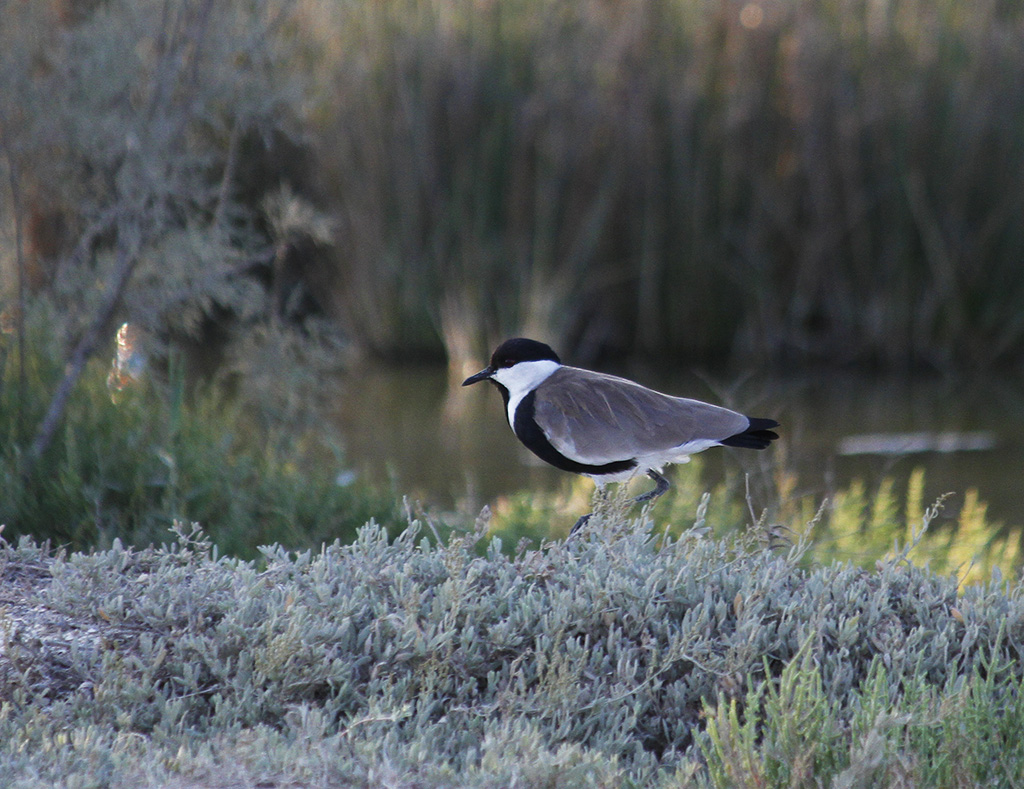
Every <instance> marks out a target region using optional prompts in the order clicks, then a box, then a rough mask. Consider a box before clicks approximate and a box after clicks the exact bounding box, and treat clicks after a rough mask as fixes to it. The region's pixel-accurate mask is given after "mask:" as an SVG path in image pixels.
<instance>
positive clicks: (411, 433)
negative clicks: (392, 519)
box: [335, 368, 1024, 525]
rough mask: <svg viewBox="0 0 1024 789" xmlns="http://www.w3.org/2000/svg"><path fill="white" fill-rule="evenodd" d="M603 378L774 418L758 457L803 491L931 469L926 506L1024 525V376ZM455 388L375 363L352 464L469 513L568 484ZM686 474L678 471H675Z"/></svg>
mask: <svg viewBox="0 0 1024 789" xmlns="http://www.w3.org/2000/svg"><path fill="white" fill-rule="evenodd" d="M609 372H616V373H618V374H622V375H627V376H629V377H631V378H634V379H635V380H638V381H640V382H642V383H644V384H646V385H648V386H652V387H654V388H656V389H660V390H661V391H665V392H669V393H671V394H677V395H682V396H686V397H695V398H698V399H702V400H707V401H709V402H715V403H721V404H723V405H728V406H730V407H732V408H736V409H737V410H742V411H744V412H745V413H748V414H751V415H753V416H765V417H772V418H775V419H778V420H779V421H780V422H781V423H782V428H781V430H780V433H781V434H782V440H781V441H780V442H777V443H776V444H774V445H773V447H772V449H770V450H768V451H767V453H764V454H765V455H767V454H768V453H773V454H774V456H775V457H776V458H777V459H778V460H779V461H780V462H782V463H784V464H785V466H786V468H787V469H789V470H791V471H794V472H796V474H797V477H798V480H799V486H798V490H799V492H800V493H802V494H812V495H816V496H818V497H819V498H820V497H824V496H827V495H828V494H829V493H830V491H833V490H836V489H840V488H843V487H845V486H846V485H847V484H848V483H849V482H850V480H852V479H854V478H860V479H862V480H863V481H864V482H865V483H866V484H867V486H868V489H869V490H872V489H874V487H875V486H876V485H877V484H879V483H880V482H881V480H882V479H884V478H885V477H887V476H892V477H895V478H896V479H897V480H898V481H902V480H905V479H906V478H907V477H908V476H909V474H910V473H911V472H912V471H913V470H914V469H916V468H923V469H924V470H925V494H926V501H931V500H932V499H934V498H935V497H937V496H939V495H941V494H943V493H946V492H952V493H953V494H954V496H953V497H952V498H951V499H950V500H948V503H947V507H946V510H945V514H946V515H947V517H955V515H956V513H957V512H958V511H959V508H960V503H961V502H962V501H963V494H964V492H965V491H966V490H967V489H968V488H972V487H973V488H977V489H978V491H979V494H980V497H981V499H982V501H984V502H987V503H988V505H989V508H988V512H989V517H990V520H991V521H1002V522H1004V523H1006V524H1008V525H1019V524H1024V495H1022V494H1024V474H1022V470H1024V381H1021V380H1013V379H1008V378H1002V379H1001V378H992V377H987V376H986V377H978V378H977V379H974V380H956V381H952V380H947V379H941V378H906V377H904V378H893V377H889V378H864V377H855V376H844V375H840V374H836V373H834V372H826V373H820V374H816V375H806V376H802V377H800V378H795V377H794V378H789V379H767V378H763V377H759V376H749V377H746V378H745V379H744V378H740V377H737V376H733V375H730V374H728V373H716V374H710V375H697V374H696V373H693V372H683V371H680V372H676V373H673V374H671V375H665V374H664V373H659V372H655V371H652V370H649V369H648V370H645V369H623V370H610V371H609ZM458 384H459V382H458V381H455V382H454V383H450V382H449V379H448V377H447V374H446V372H445V370H443V369H441V370H438V369H434V368H427V369H375V368H367V369H364V370H361V371H360V372H359V373H358V374H357V375H354V376H351V377H349V378H348V379H346V380H345V381H343V382H341V384H340V391H339V397H338V403H339V406H338V412H337V414H336V415H335V418H336V420H337V424H338V425H339V426H340V428H341V432H342V436H343V439H344V442H345V450H346V457H347V460H348V462H349V464H350V466H351V469H352V471H354V472H356V473H357V474H358V475H360V476H362V477H370V478H373V479H375V480H376V481H378V482H382V483H387V482H394V484H395V488H396V490H397V491H399V492H401V493H405V494H408V495H410V496H411V497H413V498H415V499H418V500H420V501H422V502H424V503H428V504H431V505H434V506H438V507H452V506H459V507H463V508H465V509H467V510H471V511H472V510H475V509H476V508H479V507H480V506H482V505H483V504H486V503H488V502H490V501H493V500H494V499H495V498H496V497H498V496H501V495H504V494H509V493H513V492H515V491H518V490H522V489H524V488H526V489H535V490H555V489H558V487H559V486H560V485H562V484H563V483H564V481H565V480H566V478H567V477H568V476H569V475H567V474H565V473H564V472H560V471H557V470H555V469H552V468H550V467H548V466H546V465H545V464H544V463H542V462H541V461H540V460H538V459H537V458H535V457H534V456H533V455H532V454H530V453H529V452H528V451H527V450H526V449H525V448H523V447H522V446H521V445H520V444H519V443H518V441H516V439H515V437H514V436H513V435H512V432H511V430H509V428H508V425H507V424H506V422H505V419H504V415H503V411H502V405H501V397H500V396H499V394H498V393H497V392H496V391H495V390H494V389H493V387H491V386H489V385H481V386H474V387H467V388H462V387H460V386H459V385H458ZM754 454H755V453H751V452H744V451H741V450H728V449H717V448H715V449H712V450H709V451H707V452H705V453H704V455H703V457H704V458H705V460H706V463H705V473H709V474H714V473H715V470H716V469H718V470H719V471H720V470H721V468H722V467H723V466H725V467H729V466H730V464H731V465H732V466H734V467H735V468H736V469H742V468H745V467H747V466H749V463H750V461H751V458H750V457H749V456H751V455H754ZM756 454H757V455H758V460H760V459H761V457H760V456H761V455H762V453H756ZM715 456H718V457H715ZM743 456H747V457H746V458H744V457H743ZM692 469H693V467H687V466H685V465H684V466H676V467H674V468H673V469H671V470H670V479H671V478H676V477H678V476H679V475H683V474H688V473H693V471H692Z"/></svg>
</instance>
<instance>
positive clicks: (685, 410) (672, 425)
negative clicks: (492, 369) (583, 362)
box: [534, 367, 750, 465]
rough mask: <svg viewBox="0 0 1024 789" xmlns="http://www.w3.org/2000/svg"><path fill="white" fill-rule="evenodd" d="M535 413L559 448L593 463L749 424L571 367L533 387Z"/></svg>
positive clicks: (717, 436)
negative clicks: (535, 388) (534, 391)
mask: <svg viewBox="0 0 1024 789" xmlns="http://www.w3.org/2000/svg"><path fill="white" fill-rule="evenodd" d="M534 416H535V418H536V420H537V422H538V424H539V425H540V426H541V429H542V430H543V431H544V433H545V435H546V436H547V438H548V440H549V441H550V442H551V444H552V445H553V446H554V447H555V448H556V449H557V450H558V451H559V452H561V453H562V454H563V455H565V456H566V457H570V458H573V459H575V460H579V461H580V462H583V463H592V464H595V465H597V464H603V463H611V462H614V461H616V460H623V459H626V458H634V457H639V456H642V455H647V454H652V453H658V452H666V451H669V450H671V449H674V448H676V447H679V446H683V445H685V444H687V443H690V442H694V441H702V440H704V441H719V440H721V439H724V438H728V437H729V436H732V435H734V434H736V433H739V432H742V431H743V430H746V429H747V427H749V425H750V420H749V419H747V417H745V416H743V415H742V414H738V413H736V412H735V411H730V410H728V409H726V408H720V407H719V406H715V405H710V404H708V403H702V402H700V401H698V400H688V399H686V398H681V397H671V396H669V395H665V394H662V393H660V392H655V391H654V390H652V389H647V388H646V387H643V386H640V385H639V384H635V383H633V382H632V381H627V380H626V379H624V378H616V377H614V376H610V375H603V374H601V373H593V372H590V371H589V370H580V369H578V368H571V367H562V368H560V369H559V370H557V371H556V372H555V373H553V374H552V375H551V376H550V377H548V379H547V380H545V381H544V383H543V384H541V385H540V386H539V387H538V388H537V390H536V394H535V397H534Z"/></svg>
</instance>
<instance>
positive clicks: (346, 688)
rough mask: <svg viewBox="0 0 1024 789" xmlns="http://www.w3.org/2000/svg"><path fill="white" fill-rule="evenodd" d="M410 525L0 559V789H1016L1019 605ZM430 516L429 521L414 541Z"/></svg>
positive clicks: (919, 584) (849, 577)
mask: <svg viewBox="0 0 1024 789" xmlns="http://www.w3.org/2000/svg"><path fill="white" fill-rule="evenodd" d="M479 526H480V528H479V529H478V532H477V534H476V536H474V535H463V536H460V537H456V538H453V539H451V540H448V541H447V542H446V543H443V544H438V543H436V542H435V541H433V540H432V539H428V538H427V537H426V536H425V531H424V528H425V525H424V524H410V527H409V528H408V529H407V530H406V531H405V533H404V534H403V535H402V536H401V537H400V538H399V539H397V540H395V541H391V540H389V539H388V537H387V535H386V533H385V532H384V531H383V530H382V529H380V528H379V527H376V526H372V525H371V526H368V527H366V528H365V529H363V530H362V531H361V532H360V536H359V538H358V539H357V540H356V542H355V543H353V544H352V545H350V546H345V547H342V546H338V545H334V546H331V547H326V548H324V549H322V550H320V551H314V552H306V553H300V554H290V553H287V552H285V551H283V550H280V549H278V548H275V547H270V548H266V549H264V551H263V557H262V559H261V561H260V562H258V563H249V562H243V561H239V560H235V559H227V558H217V557H216V555H215V554H214V553H213V552H212V550H211V546H210V544H209V543H208V542H205V541H204V539H203V538H202V536H201V535H200V534H198V533H195V532H189V531H179V533H178V535H177V538H176V541H175V544H174V545H172V546H169V547H165V548H162V549H156V550H152V549H151V550H146V551H133V550H128V549H124V548H121V547H120V546H118V545H115V546H114V547H113V548H111V549H110V550H107V551H100V552H94V553H91V554H64V553H61V554H59V555H57V556H52V555H49V554H47V552H45V551H43V550H41V549H40V548H38V547H37V546H35V545H34V544H32V543H30V542H23V543H22V544H21V545H20V546H18V547H12V546H11V545H9V544H5V545H3V547H2V549H0V577H2V578H3V581H4V583H3V586H2V588H3V590H4V591H3V594H4V605H5V612H4V615H3V620H2V621H3V622H4V626H3V628H2V630H0V633H2V638H3V642H2V643H3V649H2V650H0V699H2V703H0V763H2V764H3V765H4V775H5V780H6V782H7V785H9V786H12V787H36V786H75V787H88V786H113V787H118V786H126V787H127V786H133V787H134V786H193V785H231V786H239V787H247V786H248V787H255V786H267V785H315V786H326V787H330V786H337V787H341V786H345V787H352V786H365V787H376V786H381V785H388V786H394V787H409V788H411V787H414V786H415V787H421V788H423V787H442V786H451V785H459V786H478V787H499V786H500V787H535V786H559V787H576V786H581V787H582V786H606V787H622V786H638V787H639V786H645V787H659V786H660V787H691V786H692V787H699V786H716V787H733V786H769V787H775V786H778V787H783V786H818V785H823V784H831V785H836V786H977V785H985V786H1011V785H1016V784H1017V783H1019V782H1020V780H1021V779H1022V778H1024V750H1022V748H1024V746H1022V743H1021V739H1020V737H1019V736H1018V734H1019V731H1020V727H1021V726H1022V725H1024V706H1022V703H1021V698H1022V695H1021V691H1022V690H1024V688H1022V687H1021V684H1022V680H1024V675H1022V673H1021V662H1020V657H1021V648H1022V644H1024V606H1022V603H1021V598H1020V594H1019V590H1018V589H1017V588H1016V587H1014V588H1010V587H1009V586H1007V585H1006V584H1001V583H988V584H983V585H977V586H972V587H970V588H968V589H966V590H963V591H960V590H958V588H957V584H956V580H955V579H953V578H943V577H939V576H936V575H934V574H932V573H931V572H929V571H926V570H923V569H920V568H917V567H914V566H912V565H910V564H908V563H906V562H905V561H902V560H895V561H888V562H882V563H880V564H879V565H878V566H877V568H876V569H875V570H874V571H871V572H867V571H863V570H860V569H856V568H852V567H849V566H846V565H842V564H838V563H835V564H818V563H813V564H812V566H809V567H805V566H803V563H802V556H801V549H800V547H799V546H795V547H790V548H784V549H781V550H775V551H772V550H766V549H763V548H759V547H757V541H756V539H754V538H749V539H742V540H716V539H711V538H709V537H708V536H706V535H705V534H703V533H702V532H701V530H700V529H697V530H695V531H691V532H688V533H686V534H684V535H683V536H681V537H680V538H678V539H675V538H669V539H662V538H661V537H654V538H652V537H650V536H648V535H647V534H646V533H645V531H646V530H645V528H644V526H645V524H640V523H629V522H624V521H621V520H617V519H615V518H610V517H607V516H606V515H602V516H600V517H597V518H595V520H594V521H593V522H592V528H590V529H588V531H587V533H585V534H582V535H580V536H578V537H577V538H574V539H573V540H572V541H569V542H565V543H563V542H557V543H547V544H545V545H544V546H543V547H542V548H541V549H540V550H527V551H521V552H519V553H517V554H516V555H515V556H509V555H507V554H506V553H504V552H502V551H501V550H499V549H498V547H497V546H494V545H492V546H491V548H490V549H489V550H487V551H486V553H485V554H484V555H480V554H479V553H478V552H477V551H476V550H475V545H476V540H477V538H478V537H479V536H480V535H482V534H483V532H484V530H485V528H486V524H479ZM429 532H430V529H429V528H426V533H429Z"/></svg>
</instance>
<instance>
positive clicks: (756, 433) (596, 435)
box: [462, 337, 779, 531]
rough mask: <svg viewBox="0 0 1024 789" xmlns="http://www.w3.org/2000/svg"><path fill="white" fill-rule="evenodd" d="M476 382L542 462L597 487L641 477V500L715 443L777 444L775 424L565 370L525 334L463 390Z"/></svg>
mask: <svg viewBox="0 0 1024 789" xmlns="http://www.w3.org/2000/svg"><path fill="white" fill-rule="evenodd" d="M479 381H490V382H491V383H493V384H494V385H495V386H496V387H497V388H498V391H499V392H501V396H502V399H504V401H505V413H506V417H507V418H508V423H509V426H510V427H511V428H512V431H513V432H514V433H515V434H516V437H517V438H518V439H519V440H520V441H522V442H523V444H525V445H526V447H527V448H528V449H529V450H530V451H531V452H533V453H534V454H535V455H537V456H538V457H539V458H541V460H544V461H547V462H548V463H550V464H551V465H552V466H555V467H556V468H560V469H562V470H564V471H573V472H575V473H577V474H584V475H586V476H588V477H591V478H592V479H593V480H594V481H595V482H596V483H597V484H598V486H603V485H604V484H605V483H608V482H624V481H626V480H628V479H630V478H632V477H634V476H636V475H638V474H643V473H646V474H647V476H649V477H650V478H651V479H653V480H654V482H655V483H656V487H655V488H654V490H652V491H650V492H649V493H645V494H644V495H642V496H638V497H637V498H636V499H635V500H634V501H637V502H644V501H650V500H652V499H655V498H657V497H658V496H660V495H661V494H663V493H664V492H665V491H666V490H668V488H669V482H668V480H667V479H665V477H663V476H662V475H661V470H662V469H663V468H664V467H665V466H666V465H668V464H670V463H685V462H687V461H688V460H689V459H690V455H693V454H694V453H696V452H703V451H704V450H705V449H708V448H710V447H716V446H725V447H743V448H745V449H765V448H766V447H767V446H768V445H769V444H770V443H771V442H772V441H774V440H775V439H777V438H778V437H779V436H778V434H777V433H775V432H774V431H773V430H772V428H774V427H778V425H779V423H778V422H776V421H775V420H774V419H760V418H756V417H749V416H744V415H743V414H740V413H737V412H736V411H730V410H729V409H728V408H722V407H720V406H717V405H711V404H710V403H702V402H700V401H699V400H689V399H687V398H685V397H673V396H671V395H667V394H662V393H661V392H656V391H654V390H653V389H648V388H647V387H645V386H641V385H640V384H638V383H634V382H633V381H630V380H628V379H626V378H619V377H617V376H614V375H606V374H604V373H596V372H593V371H591V370H583V369H580V368H579V367H569V366H567V365H563V364H562V363H561V360H560V359H559V358H558V354H556V353H555V352H554V351H553V350H551V348H550V347H549V346H547V345H545V344H544V343H542V342H537V341H536V340H528V339H525V338H522V337H517V338H515V339H511V340H506V341H505V342H503V343H502V344H501V345H500V346H498V349H497V350H496V351H495V352H494V354H493V355H492V356H491V363H490V364H489V365H488V366H487V367H485V368H484V369H483V370H481V371H480V372H478V373H477V374H476V375H471V376H470V377H469V378H467V379H466V380H465V381H463V382H462V385H463V386H469V385H470V384H475V383H478V382H479ZM588 517H589V516H584V517H583V518H580V520H579V522H577V524H576V526H574V527H573V531H575V530H576V529H578V528H579V527H580V526H581V525H582V524H583V523H584V522H585V521H586V519H587V518H588Z"/></svg>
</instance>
